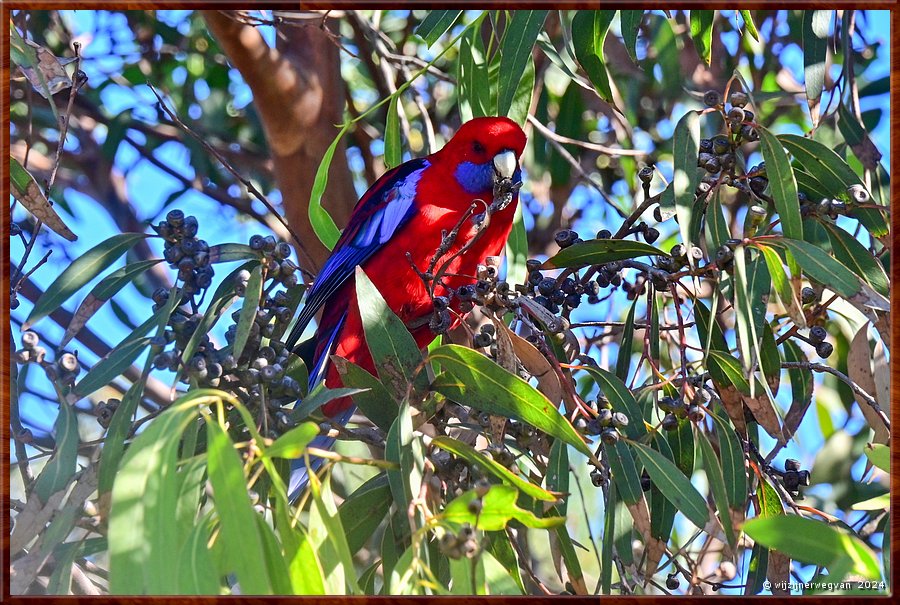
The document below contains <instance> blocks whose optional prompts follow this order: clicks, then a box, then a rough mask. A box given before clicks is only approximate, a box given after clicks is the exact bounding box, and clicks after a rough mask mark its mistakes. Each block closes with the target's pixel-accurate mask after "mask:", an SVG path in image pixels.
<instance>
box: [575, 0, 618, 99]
mask: <svg viewBox="0 0 900 605" xmlns="http://www.w3.org/2000/svg"><path fill="white" fill-rule="evenodd" d="M615 16H616V11H614V10H601V11H589V10H580V11H578V12H577V13H575V17H573V19H572V46H573V48H574V50H575V58H576V59H578V62H579V63H580V64H581V67H582V68H583V69H584V71H585V73H587V75H588V78H589V79H590V80H591V83H592V84H593V85H594V89H595V90H596V91H597V94H599V95H600V98H601V99H603V100H604V101H606V102H607V103H611V102H612V89H611V87H610V83H609V73H607V71H606V61H605V59H604V58H603V43H604V42H605V40H606V34H607V31H608V30H609V25H610V24H611V23H612V20H613V18H614V17H615Z"/></svg>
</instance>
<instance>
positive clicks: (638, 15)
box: [619, 10, 644, 63]
mask: <svg viewBox="0 0 900 605" xmlns="http://www.w3.org/2000/svg"><path fill="white" fill-rule="evenodd" d="M643 18H644V11H642V10H638V11H626V10H623V11H619V19H620V20H621V24H622V39H623V40H624V41H625V50H627V51H628V56H629V57H631V60H632V61H634V62H635V63H637V52H636V51H635V47H636V46H637V39H638V34H639V33H640V31H641V21H642V20H643Z"/></svg>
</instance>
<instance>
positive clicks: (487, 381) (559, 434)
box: [430, 345, 591, 456]
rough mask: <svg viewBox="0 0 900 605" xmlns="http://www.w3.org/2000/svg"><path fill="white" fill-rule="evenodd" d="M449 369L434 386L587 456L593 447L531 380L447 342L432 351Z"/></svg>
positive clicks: (480, 355) (440, 391)
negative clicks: (537, 431)
mask: <svg viewBox="0 0 900 605" xmlns="http://www.w3.org/2000/svg"><path fill="white" fill-rule="evenodd" d="M430 359H431V360H432V361H436V362H438V363H440V364H441V367H442V368H443V369H444V370H445V372H444V373H442V374H440V375H439V376H438V377H437V378H436V379H435V381H434V383H433V384H432V388H433V389H434V390H436V391H438V392H439V393H442V394H444V395H445V396H447V397H449V398H451V399H454V400H456V401H462V402H465V403H466V404H467V405H470V406H472V407H473V408H475V409H478V410H481V411H483V412H488V413H489V414H496V415H505V416H507V417H510V418H515V419H517V420H521V421H522V422H527V423H528V424H530V425H532V426H534V427H535V428H538V429H540V430H542V431H544V432H545V433H547V434H548V435H551V436H553V437H556V438H558V439H562V440H563V441H565V442H566V443H568V444H569V445H571V446H573V447H574V448H575V449H577V450H578V451H580V452H582V453H583V454H585V455H586V456H590V455H591V454H590V450H589V449H588V447H587V445H585V443H584V440H583V439H582V438H581V436H580V435H579V434H578V432H577V431H575V428H574V427H573V426H572V425H571V423H570V422H569V421H568V420H567V419H566V418H565V417H564V416H563V415H561V414H560V413H559V411H557V409H556V407H555V406H554V405H553V404H552V403H550V401H548V400H547V398H546V397H544V395H543V394H541V392H540V391H538V390H537V389H535V388H534V387H532V386H531V385H530V384H528V383H527V382H525V381H524V380H522V379H521V378H519V377H518V376H516V375H515V374H512V373H510V372H507V371H506V370H504V369H503V368H501V367H500V366H498V365H497V364H496V363H494V362H493V361H491V360H490V359H488V358H487V357H485V356H484V355H482V354H481V353H478V352H477V351H473V350H472V349H467V348H465V347H461V346H459V345H444V346H442V347H440V348H438V349H436V350H435V351H433V352H432V353H431V355H430Z"/></svg>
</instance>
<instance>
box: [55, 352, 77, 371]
mask: <svg viewBox="0 0 900 605" xmlns="http://www.w3.org/2000/svg"><path fill="white" fill-rule="evenodd" d="M56 363H57V364H58V365H59V367H60V368H61V369H63V370H64V371H66V372H76V371H77V370H78V358H77V357H75V356H74V355H72V354H71V353H63V354H62V355H60V356H59V359H57V360H56Z"/></svg>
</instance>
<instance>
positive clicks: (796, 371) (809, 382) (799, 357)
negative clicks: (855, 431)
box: [782, 340, 833, 441]
mask: <svg viewBox="0 0 900 605" xmlns="http://www.w3.org/2000/svg"><path fill="white" fill-rule="evenodd" d="M782 347H783V349H784V360H785V361H794V362H797V361H806V360H807V359H806V355H804V354H803V351H801V350H800V347H798V346H797V345H796V344H795V343H794V342H792V341H791V340H786V341H784V343H782ZM787 372H788V377H789V378H790V381H791V407H790V408H788V411H787V414H785V416H784V430H783V432H784V439H785V441H787V440H788V439H790V438H791V436H792V435H793V434H794V432H796V430H797V428H798V427H799V426H800V422H801V420H802V419H803V417H804V416H806V410H807V409H809V404H810V403H811V402H812V395H813V375H812V371H811V370H806V369H801V368H791V369H789V370H788V371H787ZM819 417H820V419H821V418H822V414H819ZM832 432H833V431H832ZM823 435H824V437H825V439H828V437H829V434H825V431H823Z"/></svg>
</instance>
